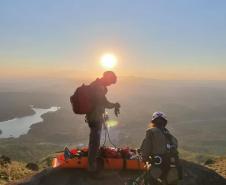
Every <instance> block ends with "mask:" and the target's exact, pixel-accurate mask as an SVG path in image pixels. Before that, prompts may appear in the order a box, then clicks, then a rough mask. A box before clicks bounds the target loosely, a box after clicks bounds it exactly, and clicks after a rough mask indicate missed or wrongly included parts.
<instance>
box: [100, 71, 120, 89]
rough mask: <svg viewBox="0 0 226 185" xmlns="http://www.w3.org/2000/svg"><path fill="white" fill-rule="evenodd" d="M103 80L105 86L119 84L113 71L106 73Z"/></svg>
mask: <svg viewBox="0 0 226 185" xmlns="http://www.w3.org/2000/svg"><path fill="white" fill-rule="evenodd" d="M101 80H102V83H103V85H104V86H109V85H112V84H115V83H116V82H117V76H116V75H115V73H114V72H113V71H106V72H104V74H103V77H102V78H101Z"/></svg>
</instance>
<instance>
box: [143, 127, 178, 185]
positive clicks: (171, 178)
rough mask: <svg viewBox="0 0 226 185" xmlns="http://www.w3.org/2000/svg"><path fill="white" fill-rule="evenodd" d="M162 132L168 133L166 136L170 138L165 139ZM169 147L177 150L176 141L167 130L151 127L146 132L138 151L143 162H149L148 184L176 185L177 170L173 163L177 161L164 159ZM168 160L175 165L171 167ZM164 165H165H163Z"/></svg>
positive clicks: (168, 158)
mask: <svg viewBox="0 0 226 185" xmlns="http://www.w3.org/2000/svg"><path fill="white" fill-rule="evenodd" d="M164 132H168V133H167V134H168V135H169V136H170V139H169V138H168V137H166V135H165V133H164ZM172 145H173V146H172ZM170 147H174V150H176V149H177V139H176V138H175V137H174V136H172V135H171V134H170V133H169V131H168V130H167V129H165V128H164V130H162V129H159V128H157V127H153V128H150V129H148V130H147V131H146V137H145V139H144V140H143V142H142V145H141V148H140V149H141V154H142V158H143V160H144V161H145V162H151V167H150V170H149V174H148V175H149V181H150V184H152V185H155V184H159V183H160V182H161V183H160V184H164V185H169V184H170V185H175V184H177V182H178V179H179V178H178V177H179V175H178V169H177V167H176V162H177V161H175V160H177V159H173V158H172V159H171V158H170V157H166V156H167V154H169V148H170ZM159 157H160V158H159ZM169 160H174V161H171V162H172V163H174V164H175V165H172V166H171V164H170V163H171V162H170V161H169ZM161 162H162V163H161ZM155 163H156V164H155ZM158 163H161V164H158ZM166 163H167V165H165V164H166Z"/></svg>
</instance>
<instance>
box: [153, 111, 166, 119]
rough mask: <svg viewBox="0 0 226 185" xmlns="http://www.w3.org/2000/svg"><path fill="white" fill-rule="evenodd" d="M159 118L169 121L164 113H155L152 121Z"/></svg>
mask: <svg viewBox="0 0 226 185" xmlns="http://www.w3.org/2000/svg"><path fill="white" fill-rule="evenodd" d="M157 118H163V119H164V120H166V121H167V116H166V114H165V113H163V112H154V113H153V115H152V121H154V120H155V119H157Z"/></svg>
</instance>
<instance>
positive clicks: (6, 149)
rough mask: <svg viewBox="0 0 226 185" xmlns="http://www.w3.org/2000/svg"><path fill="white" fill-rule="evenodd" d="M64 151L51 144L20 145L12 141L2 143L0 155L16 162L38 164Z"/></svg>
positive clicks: (60, 147) (0, 144)
mask: <svg viewBox="0 0 226 185" xmlns="http://www.w3.org/2000/svg"><path fill="white" fill-rule="evenodd" d="M61 149H62V146H57V145H51V144H35V143H34V144H32V143H18V142H15V141H14V140H12V141H5V142H3V141H0V154H1V155H6V156H9V157H10V158H11V159H13V160H16V161H24V162H37V161H39V160H40V159H41V158H43V157H46V156H48V155H49V154H52V153H54V152H56V151H59V150H61Z"/></svg>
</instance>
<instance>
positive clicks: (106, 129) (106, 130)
mask: <svg viewBox="0 0 226 185" xmlns="http://www.w3.org/2000/svg"><path fill="white" fill-rule="evenodd" d="M103 125H104V130H105V136H104V143H103V146H105V144H106V140H107V137H108V140H109V142H110V144H111V145H112V146H114V147H115V148H118V147H117V146H116V145H115V144H114V143H113V142H112V140H111V137H110V134H109V130H108V128H107V125H106V123H105V121H104V122H103Z"/></svg>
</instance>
